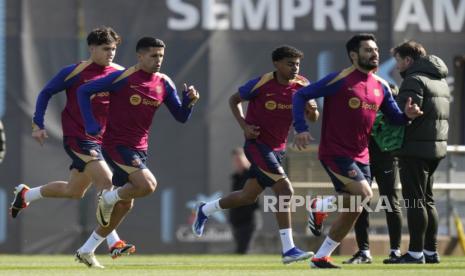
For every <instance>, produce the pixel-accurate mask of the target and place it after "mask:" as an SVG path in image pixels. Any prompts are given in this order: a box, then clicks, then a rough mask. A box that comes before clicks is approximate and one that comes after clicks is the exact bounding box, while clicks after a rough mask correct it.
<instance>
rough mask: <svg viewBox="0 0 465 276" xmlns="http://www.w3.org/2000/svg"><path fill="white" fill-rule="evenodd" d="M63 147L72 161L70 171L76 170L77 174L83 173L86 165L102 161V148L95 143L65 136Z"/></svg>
mask: <svg viewBox="0 0 465 276" xmlns="http://www.w3.org/2000/svg"><path fill="white" fill-rule="evenodd" d="M63 147H64V148H65V151H66V153H67V154H68V155H69V157H71V160H72V163H71V165H70V166H69V169H70V170H72V169H77V170H78V171H79V172H83V171H84V169H85V168H86V165H87V163H89V162H91V161H95V160H103V155H102V146H101V145H100V144H98V143H96V142H95V141H89V140H81V139H79V138H76V137H70V136H65V137H63Z"/></svg>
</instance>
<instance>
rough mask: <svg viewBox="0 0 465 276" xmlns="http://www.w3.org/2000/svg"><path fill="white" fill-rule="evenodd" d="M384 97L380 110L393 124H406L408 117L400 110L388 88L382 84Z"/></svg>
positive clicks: (408, 120)
mask: <svg viewBox="0 0 465 276" xmlns="http://www.w3.org/2000/svg"><path fill="white" fill-rule="evenodd" d="M383 90H384V99H383V102H382V103H381V107H380V109H381V112H383V114H384V115H385V116H386V118H387V119H388V120H389V122H390V123H392V124H393V125H406V124H408V123H409V122H410V119H409V118H408V117H407V116H406V115H405V113H404V112H402V111H401V110H400V108H399V106H398V105H397V103H396V101H395V100H394V97H393V96H392V94H391V92H390V91H389V88H388V87H386V86H385V85H383Z"/></svg>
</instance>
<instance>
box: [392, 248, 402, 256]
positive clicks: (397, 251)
mask: <svg viewBox="0 0 465 276" xmlns="http://www.w3.org/2000/svg"><path fill="white" fill-rule="evenodd" d="M391 253H394V255H396V256H400V254H401V253H400V249H391Z"/></svg>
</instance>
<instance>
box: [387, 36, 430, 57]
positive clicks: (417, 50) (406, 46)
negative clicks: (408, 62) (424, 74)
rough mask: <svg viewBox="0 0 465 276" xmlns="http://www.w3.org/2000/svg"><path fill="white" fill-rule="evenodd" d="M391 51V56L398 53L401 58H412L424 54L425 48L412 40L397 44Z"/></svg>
mask: <svg viewBox="0 0 465 276" xmlns="http://www.w3.org/2000/svg"><path fill="white" fill-rule="evenodd" d="M391 52H392V55H393V56H395V55H396V54H398V55H399V56H400V57H401V58H405V57H411V58H412V59H413V60H417V59H419V58H421V57H424V56H426V50H425V48H424V47H423V45H421V44H420V43H418V42H416V41H413V40H409V41H407V42H404V43H401V44H399V45H397V46H396V47H394V48H393V49H392V50H391Z"/></svg>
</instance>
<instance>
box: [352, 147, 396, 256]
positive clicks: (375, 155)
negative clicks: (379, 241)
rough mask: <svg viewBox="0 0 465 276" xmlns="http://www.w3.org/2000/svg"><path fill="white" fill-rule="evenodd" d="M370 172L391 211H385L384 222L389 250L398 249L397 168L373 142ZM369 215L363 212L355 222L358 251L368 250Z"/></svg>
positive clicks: (394, 160) (389, 155)
mask: <svg viewBox="0 0 465 276" xmlns="http://www.w3.org/2000/svg"><path fill="white" fill-rule="evenodd" d="M369 150H370V160H371V164H370V170H371V174H372V177H373V178H374V179H376V182H377V183H378V189H379V195H380V196H384V197H385V201H387V202H389V206H390V207H391V208H392V209H391V210H386V222H387V226H388V232H389V242H390V246H391V249H400V241H401V235H402V213H401V210H400V204H399V191H398V190H396V188H395V187H396V183H397V182H398V179H397V175H398V173H399V167H398V163H397V160H396V159H395V158H394V157H393V156H392V155H391V154H390V153H389V152H382V151H381V150H380V149H379V147H378V145H377V144H376V142H375V141H374V140H371V141H370V147H369ZM368 215H369V213H368V212H367V211H366V210H363V211H362V213H361V214H360V216H359V217H358V219H357V221H356V222H355V227H354V228H355V238H356V240H357V245H358V248H359V250H368V249H369V248H370V244H369V241H368V229H369V227H370V221H369V217H368Z"/></svg>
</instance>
